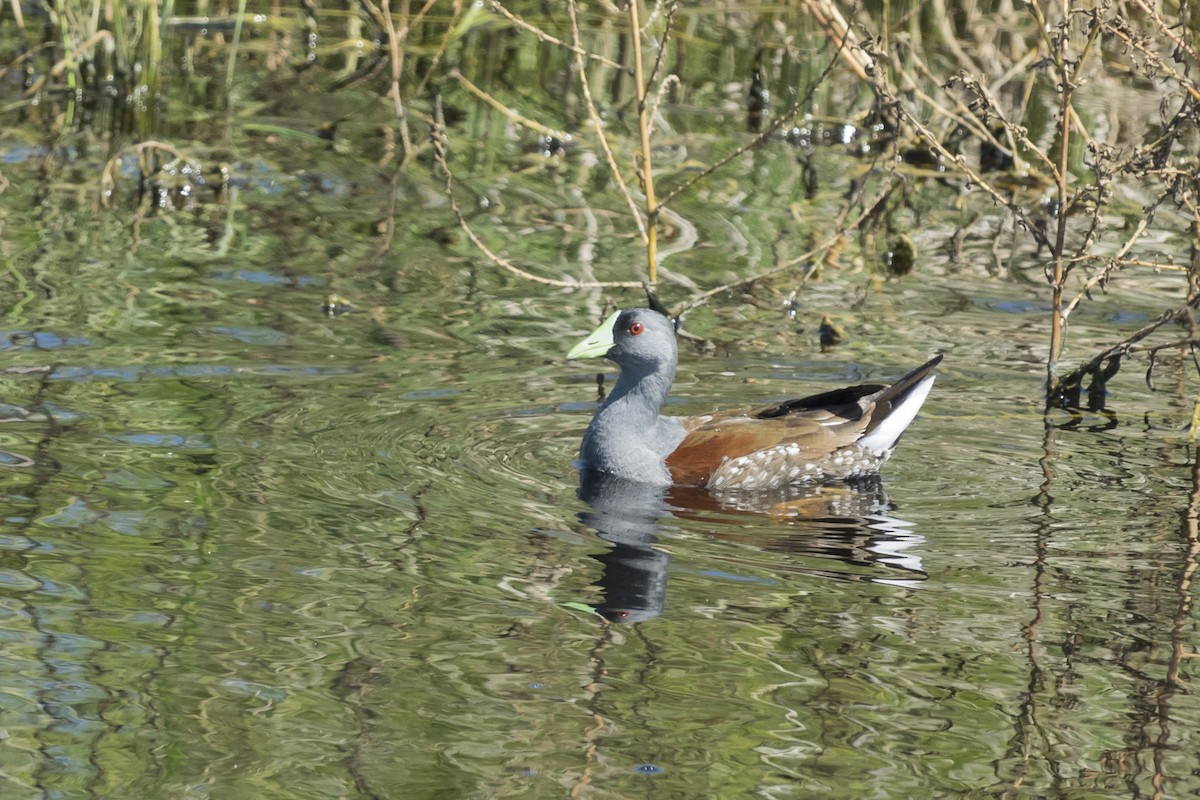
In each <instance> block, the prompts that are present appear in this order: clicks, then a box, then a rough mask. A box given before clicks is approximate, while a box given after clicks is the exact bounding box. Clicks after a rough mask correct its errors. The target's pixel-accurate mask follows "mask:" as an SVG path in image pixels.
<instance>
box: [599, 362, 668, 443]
mask: <svg viewBox="0 0 1200 800" xmlns="http://www.w3.org/2000/svg"><path fill="white" fill-rule="evenodd" d="M674 382H675V367H674V365H670V366H667V367H665V368H660V369H657V370H655V369H638V368H637V367H624V368H623V369H622V370H621V374H620V376H619V377H618V378H617V384H616V386H614V387H613V390H612V391H611V392H610V393H609V395H608V397H607V398H605V400H604V404H603V405H601V406H600V410H599V411H597V412H596V414H597V416H598V415H600V414H604V413H605V412H606V411H609V412H610V415H611V416H617V417H621V418H623V419H624V420H626V424H628V425H630V426H631V427H633V428H634V429H635V430H641V431H644V430H646V428H647V426H649V425H652V424H654V423H655V422H657V421H658V412H659V411H660V410H661V409H662V407H663V403H665V402H667V394H668V393H669V392H670V391H671V384H673V383H674Z"/></svg>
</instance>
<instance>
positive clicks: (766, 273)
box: [672, 183, 896, 317]
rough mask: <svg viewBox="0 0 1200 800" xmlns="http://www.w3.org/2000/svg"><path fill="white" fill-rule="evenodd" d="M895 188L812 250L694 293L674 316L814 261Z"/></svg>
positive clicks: (893, 187) (892, 186)
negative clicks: (716, 297)
mask: <svg viewBox="0 0 1200 800" xmlns="http://www.w3.org/2000/svg"><path fill="white" fill-rule="evenodd" d="M895 190H896V184H894V183H889V184H888V185H887V186H886V187H885V188H884V189H883V191H881V192H880V193H879V194H878V195H877V196H876V197H875V198H874V199H873V200H872V201H871V202H870V203H868V204H867V205H866V207H865V208H864V210H863V212H862V213H861V214H859V215H858V217H857V218H855V220H854V221H853V222H851V223H850V224H849V225H838V226H837V230H836V231H835V232H834V233H833V234H832V235H830V236H829V237H828V238H826V239H825V240H824V241H823V242H821V243H820V244H818V245H817V246H816V247H813V248H811V249H810V250H808V251H807V252H805V253H802V254H801V255H799V256H796V257H795V258H793V259H791V260H790V261H785V262H784V263H782V264H777V265H775V266H774V267H771V268H769V269H765V270H763V271H762V272H758V273H756V274H754V275H751V276H749V277H746V278H739V279H737V280H736V281H733V282H731V283H725V284H722V285H720V286H714V287H713V288H711V289H707V290H705V291H703V292H701V293H699V294H697V295H693V296H692V297H690V298H688V300H687V301H686V302H684V303H683V304H682V305H680V306H678V307H677V308H676V309H675V310H674V311H673V312H672V316H674V317H679V316H682V315H683V314H685V313H687V312H688V311H691V310H692V309H694V308H697V307H698V306H702V305H704V304H705V303H707V302H708V301H709V300H711V299H712V298H713V297H715V296H716V295H718V294H721V293H722V292H728V291H732V290H733V289H736V288H738V287H741V286H749V285H750V284H753V283H757V282H758V281H761V280H763V279H764V278H769V277H771V276H772V275H775V274H776V273H779V272H783V271H784V270H788V269H793V268H795V267H796V266H797V265H798V264H800V263H802V262H805V261H812V260H813V259H815V258H816V257H817V256H818V255H821V254H824V253H827V252H828V251H829V250H831V249H833V247H834V246H835V245H836V244H837V243H838V242H839V241H841V239H843V238H844V237H845V236H846V234H848V233H850V232H851V231H853V230H856V229H857V228H858V227H859V226H860V225H862V224H863V222H865V221H866V220H867V219H869V218H870V217H871V216H872V215H873V214H874V213H875V208H876V207H877V206H878V205H879V204H880V203H882V202H883V201H884V200H885V199H886V198H887V196H888V195H890V194H891V193H892V192H894V191H895ZM821 257H822V258H823V257H824V256H823V255H821Z"/></svg>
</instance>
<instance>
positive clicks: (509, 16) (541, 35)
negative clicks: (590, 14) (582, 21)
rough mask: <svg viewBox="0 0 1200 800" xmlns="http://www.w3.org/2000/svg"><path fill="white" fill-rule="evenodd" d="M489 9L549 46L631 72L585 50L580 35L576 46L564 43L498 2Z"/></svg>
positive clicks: (575, 24)
mask: <svg viewBox="0 0 1200 800" xmlns="http://www.w3.org/2000/svg"><path fill="white" fill-rule="evenodd" d="M488 8H490V9H491V10H492V11H495V12H496V13H497V14H499V15H500V16H502V17H504V18H505V19H506V20H508V21H509V22H511V23H512V24H514V25H516V26H517V27H518V28H522V29H523V30H526V31H529V32H530V33H532V34H533V35H534V36H536V37H537V38H538V39H540V40H541V41H543V42H546V43H547V44H552V45H555V46H557V47H564V48H566V49H567V50H570V51H571V52H572V53H574V54H575V55H577V56H582V57H583V58H588V59H591V60H592V61H595V62H596V63H598V64H603V65H604V66H606V67H612V68H613V69H619V70H621V71H622V72H626V73H627V72H629V67H626V66H623V65H621V64H618V63H617V62H615V61H613V60H612V59H611V58H606V57H605V56H602V55H600V54H599V53H592V52H590V51H588V50H584V49H583V48H582V47H581V46H580V45H579V37H578V35H576V37H575V44H569V43H567V42H564V41H563V40H562V39H557V38H555V37H553V36H551V35H550V34H548V33H546V32H545V31H544V30H542V29H541V28H539V27H537V26H536V25H533V24H531V23H529V22H526V21H525V20H523V19H521V18H520V17H518V16H517V15H516V14H514V13H512V12H511V11H509V10H508V9H507V8H505V7H504V6H502V5H500V3H499V2H498V0H488ZM571 14H572V16H574V14H575V11H574V6H573V5H572V11H571ZM572 25H574V26H575V27H576V29H578V23H577V22H574V21H573V22H572Z"/></svg>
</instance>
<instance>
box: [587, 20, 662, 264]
mask: <svg viewBox="0 0 1200 800" xmlns="http://www.w3.org/2000/svg"><path fill="white" fill-rule="evenodd" d="M567 13H568V14H569V15H570V17H571V36H572V38H573V39H574V40H575V47H574V48H573V49H572V51H573V52H574V53H575V68H576V71H577V72H578V73H579V88H580V91H581V92H582V93H583V103H584V106H585V107H586V108H587V112H588V119H589V120H591V123H592V127H593V128H595V129H596V142H597V143H598V144H599V145H600V151H601V152H602V153H604V160H605V162H606V163H607V164H608V169H609V172H610V173H612V176H613V180H614V181H616V184H617V188H619V189H620V190H621V196H622V197H624V198H625V203H626V204H627V205H628V206H629V211H630V215H631V216H632V217H633V221H634V223H635V224H636V225H637V229H638V233H639V234H641V237H642V242H643V243H646V242H648V241H649V236H648V235H647V233H646V224H645V223H644V222H643V221H642V213H641V212H640V211H639V210H638V207H637V202H636V201H634V199H633V195H632V194H630V192H629V187H628V186H627V185H626V184H625V178H624V177H622V175H621V170H620V168H619V167H618V166H617V159H616V157H615V156H614V155H613V151H612V148H611V147H609V145H608V137H607V136H605V135H604V122H603V121H602V120H601V119H600V112H599V110H597V108H596V103H595V101H594V100H593V99H592V90H591V87H590V86H589V85H588V76H587V70H586V69H585V66H586V65H585V64H584V61H583V53H584V52H586V51H585V50H584V49H583V48H582V47H581V46H580V36H579V21H578V17H577V15H576V8H575V0H567Z"/></svg>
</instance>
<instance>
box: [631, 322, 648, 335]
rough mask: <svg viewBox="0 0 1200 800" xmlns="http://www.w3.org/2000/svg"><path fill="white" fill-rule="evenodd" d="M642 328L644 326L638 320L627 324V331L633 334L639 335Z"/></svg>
mask: <svg viewBox="0 0 1200 800" xmlns="http://www.w3.org/2000/svg"><path fill="white" fill-rule="evenodd" d="M644 330H646V328H645V327H644V326H643V325H642V323H640V322H635V323H633V324H632V325H630V326H629V332H630V333H632V334H633V335H634V336H638V335H640V334H641V332H642V331H644Z"/></svg>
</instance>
